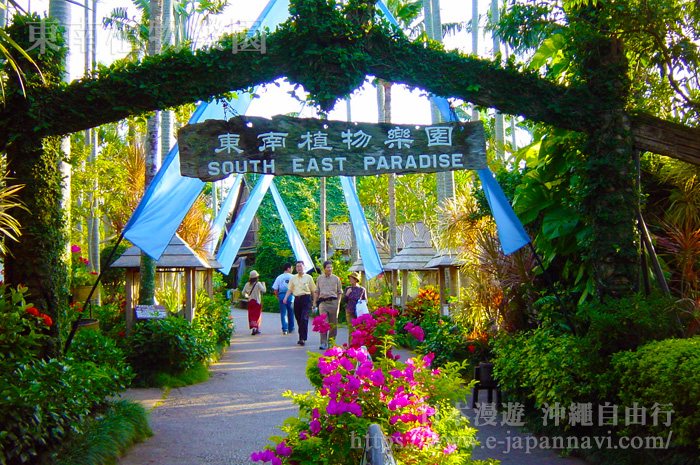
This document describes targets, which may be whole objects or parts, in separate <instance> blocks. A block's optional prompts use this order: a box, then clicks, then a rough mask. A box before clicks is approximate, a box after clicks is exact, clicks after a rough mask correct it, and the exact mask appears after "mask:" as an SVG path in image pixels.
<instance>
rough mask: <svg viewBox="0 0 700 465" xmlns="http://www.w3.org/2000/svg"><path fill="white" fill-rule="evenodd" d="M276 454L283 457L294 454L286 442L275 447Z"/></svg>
mask: <svg viewBox="0 0 700 465" xmlns="http://www.w3.org/2000/svg"><path fill="white" fill-rule="evenodd" d="M275 452H276V453H277V455H281V456H282V457H289V456H290V455H291V453H292V448H291V447H289V446H288V445H287V443H286V442H284V441H282V442H280V443H279V444H277V447H275Z"/></svg>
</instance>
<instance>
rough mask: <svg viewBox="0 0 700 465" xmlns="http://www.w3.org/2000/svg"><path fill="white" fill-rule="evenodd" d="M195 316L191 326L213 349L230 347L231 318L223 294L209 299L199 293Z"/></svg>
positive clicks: (228, 306) (204, 294) (228, 305)
mask: <svg viewBox="0 0 700 465" xmlns="http://www.w3.org/2000/svg"><path fill="white" fill-rule="evenodd" d="M195 314H196V317H195V319H194V321H193V322H192V326H193V327H194V328H197V329H199V330H200V331H201V333H202V337H204V338H206V339H209V340H211V342H212V343H213V344H214V346H215V347H228V346H230V345H231V335H232V334H233V329H234V328H233V317H231V309H230V304H229V301H228V300H227V299H226V295H225V294H223V293H218V294H214V297H213V298H209V297H208V296H207V295H206V293H204V292H200V293H199V294H198V295H197V309H196V312H195Z"/></svg>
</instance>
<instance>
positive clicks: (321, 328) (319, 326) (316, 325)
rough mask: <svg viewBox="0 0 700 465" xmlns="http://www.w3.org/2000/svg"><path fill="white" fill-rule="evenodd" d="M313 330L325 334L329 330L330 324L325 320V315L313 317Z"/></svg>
mask: <svg viewBox="0 0 700 465" xmlns="http://www.w3.org/2000/svg"><path fill="white" fill-rule="evenodd" d="M313 330H314V331H316V332H317V333H321V334H326V333H327V332H328V331H330V330H331V325H330V323H328V322H327V321H326V315H325V314H324V315H319V316H317V317H316V318H314V321H313Z"/></svg>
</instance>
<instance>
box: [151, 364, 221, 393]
mask: <svg viewBox="0 0 700 465" xmlns="http://www.w3.org/2000/svg"><path fill="white" fill-rule="evenodd" d="M208 379H209V370H208V369H207V365H205V364H204V363H198V364H197V365H195V366H194V367H192V368H190V369H189V370H185V371H183V372H181V373H175V374H173V373H155V374H154V375H153V378H152V379H151V382H150V383H149V385H151V386H153V387H158V388H161V389H174V388H181V387H185V386H189V385H191V384H197V383H203V382H205V381H206V380H208Z"/></svg>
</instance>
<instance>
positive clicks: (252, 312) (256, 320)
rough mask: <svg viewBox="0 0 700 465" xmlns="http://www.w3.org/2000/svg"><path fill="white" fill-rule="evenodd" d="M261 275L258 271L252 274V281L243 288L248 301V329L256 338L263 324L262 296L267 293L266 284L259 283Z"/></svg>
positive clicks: (253, 271)
mask: <svg viewBox="0 0 700 465" xmlns="http://www.w3.org/2000/svg"><path fill="white" fill-rule="evenodd" d="M259 277H260V275H259V274H258V272H257V271H255V270H252V271H251V272H250V279H249V280H248V282H247V283H245V286H243V297H245V298H247V299H248V328H249V329H250V330H251V331H250V334H251V335H252V336H255V335H256V334H260V324H261V323H262V295H263V293H265V292H266V291H267V288H265V283H264V282H262V281H258V278H259Z"/></svg>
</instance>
